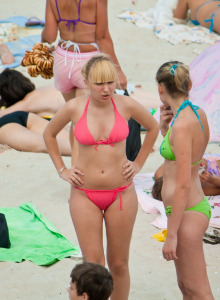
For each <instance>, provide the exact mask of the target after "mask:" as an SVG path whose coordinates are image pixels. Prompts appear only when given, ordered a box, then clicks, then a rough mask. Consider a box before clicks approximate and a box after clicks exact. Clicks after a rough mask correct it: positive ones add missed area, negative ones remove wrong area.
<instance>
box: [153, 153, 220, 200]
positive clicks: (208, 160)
mask: <svg viewBox="0 0 220 300" xmlns="http://www.w3.org/2000/svg"><path fill="white" fill-rule="evenodd" d="M163 168H164V164H162V165H161V166H160V167H159V168H158V169H157V170H156V172H155V174H154V180H155V182H154V185H153V187H152V192H151V193H152V196H153V197H154V198H155V199H157V200H162V197H161V189H162V185H163ZM199 173H200V174H199V177H200V181H201V185H202V189H203V192H204V194H205V195H206V196H215V195H220V157H217V156H211V155H210V156H209V155H206V156H205V157H203V158H202V162H201V164H200V170H199Z"/></svg>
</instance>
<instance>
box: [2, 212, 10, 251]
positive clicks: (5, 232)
mask: <svg viewBox="0 0 220 300" xmlns="http://www.w3.org/2000/svg"><path fill="white" fill-rule="evenodd" d="M10 247H11V243H10V240H9V234H8V226H7V222H6V219H5V215H4V214H1V213H0V248H10Z"/></svg>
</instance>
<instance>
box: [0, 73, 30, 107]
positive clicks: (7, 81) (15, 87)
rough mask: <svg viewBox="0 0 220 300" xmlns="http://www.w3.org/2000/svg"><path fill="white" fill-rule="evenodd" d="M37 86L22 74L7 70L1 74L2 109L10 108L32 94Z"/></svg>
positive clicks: (0, 101) (0, 102)
mask: <svg viewBox="0 0 220 300" xmlns="http://www.w3.org/2000/svg"><path fill="white" fill-rule="evenodd" d="M34 89H35V85H34V84H33V83H32V82H31V81H30V79H29V78H27V77H25V76H24V75H23V74H22V73H20V72H18V71H16V70H11V69H5V70H4V71H2V73H1V74H0V97H1V99H0V107H1V106H5V107H9V106H11V105H13V104H15V103H17V102H18V101H20V100H23V99H24V97H25V96H26V95H27V94H28V93H30V92H32V91H33V90H34Z"/></svg>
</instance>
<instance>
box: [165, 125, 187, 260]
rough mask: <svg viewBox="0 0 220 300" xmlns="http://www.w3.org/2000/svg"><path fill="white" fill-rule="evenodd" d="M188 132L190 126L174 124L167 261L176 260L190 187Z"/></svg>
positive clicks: (166, 246) (166, 245) (166, 247)
mask: <svg viewBox="0 0 220 300" xmlns="http://www.w3.org/2000/svg"><path fill="white" fill-rule="evenodd" d="M190 132H191V131H190V126H186V125H185V124H184V122H181V123H180V122H179V123H176V124H175V126H173V128H172V137H173V147H174V149H175V156H176V187H175V191H174V194H173V199H172V213H171V215H170V216H169V218H168V233H167V239H166V242H165V244H164V247H163V255H164V258H165V259H167V260H171V259H177V256H176V246H177V232H178V229H179V226H180V223H181V220H182V217H183V213H184V210H185V208H186V205H187V200H188V197H189V192H190V187H191V168H192V167H191V164H192V162H191V156H192V136H191V134H190Z"/></svg>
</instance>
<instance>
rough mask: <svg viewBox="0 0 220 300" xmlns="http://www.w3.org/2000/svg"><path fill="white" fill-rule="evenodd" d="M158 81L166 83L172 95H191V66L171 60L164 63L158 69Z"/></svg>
mask: <svg viewBox="0 0 220 300" xmlns="http://www.w3.org/2000/svg"><path fill="white" fill-rule="evenodd" d="M172 67H174V69H173V70H171V68H172ZM156 81H157V82H158V83H163V84H164V86H165V88H166V89H167V91H168V93H169V94H170V95H171V97H174V98H175V97H176V96H186V97H188V95H189V90H190V83H191V80H190V75H189V67H188V66H186V65H184V64H183V63H182V62H179V61H170V62H166V63H165V64H163V65H162V66H161V67H160V68H159V70H158V71H157V74H156Z"/></svg>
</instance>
